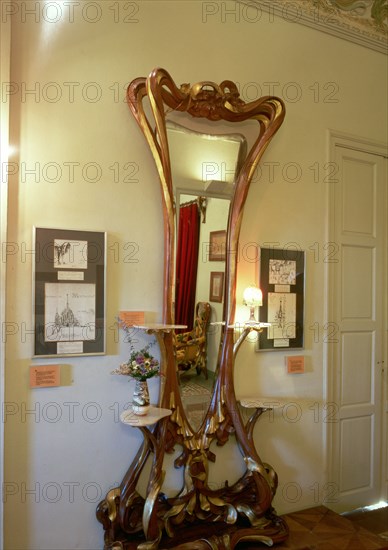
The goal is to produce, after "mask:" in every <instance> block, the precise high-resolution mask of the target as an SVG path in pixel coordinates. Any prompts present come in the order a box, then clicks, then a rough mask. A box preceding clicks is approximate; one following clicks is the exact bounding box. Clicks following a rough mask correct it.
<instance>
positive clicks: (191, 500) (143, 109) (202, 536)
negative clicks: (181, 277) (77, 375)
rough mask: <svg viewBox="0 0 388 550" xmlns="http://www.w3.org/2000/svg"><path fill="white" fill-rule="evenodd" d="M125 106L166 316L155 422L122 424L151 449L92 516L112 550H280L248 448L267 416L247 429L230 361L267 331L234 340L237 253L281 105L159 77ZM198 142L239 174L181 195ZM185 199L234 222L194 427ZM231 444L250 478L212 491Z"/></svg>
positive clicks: (267, 487) (266, 493)
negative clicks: (156, 225)
mask: <svg viewBox="0 0 388 550" xmlns="http://www.w3.org/2000/svg"><path fill="white" fill-rule="evenodd" d="M127 100H128V105H129V108H130V110H131V112H132V114H133V116H134V117H135V119H136V121H137V123H138V124H139V126H140V128H141V130H142V132H143V134H144V136H145V138H146V140H147V142H148V145H149V147H150V150H151V152H152V155H153V158H154V161H155V164H156V168H157V171H158V175H159V179H160V188H161V194H162V203H163V214H164V218H163V219H164V249H165V259H164V274H163V289H164V295H163V298H164V299H163V312H162V319H161V324H159V325H155V326H149V327H145V330H147V331H149V332H152V333H154V334H155V335H156V337H157V339H158V342H159V345H160V350H161V362H162V369H163V374H164V376H163V384H161V391H160V399H159V404H158V406H157V407H154V408H153V413H152V414H151V415H150V416H149V417H148V418H147V417H145V419H141V420H139V419H137V421H136V422H135V421H134V422H126V423H128V424H130V425H131V426H136V427H138V428H140V429H141V430H142V432H143V435H144V444H143V446H142V447H141V448H140V450H139V452H138V454H137V456H136V458H135V460H134V461H133V463H132V464H131V465H130V467H129V469H128V472H127V474H126V475H125V477H124V479H123V481H122V483H121V485H120V486H119V487H116V488H114V489H112V490H111V491H110V492H109V493H108V494H107V496H106V498H105V499H104V500H103V501H102V502H101V503H100V505H99V507H98V509H97V517H98V519H99V521H100V522H101V523H102V524H103V526H104V530H105V548H109V549H113V548H115V549H116V548H123V549H135V548H136V549H140V550H154V549H157V548H160V549H164V548H165V549H167V548H175V549H177V550H191V549H204V550H205V549H209V548H211V549H218V548H219V549H225V550H226V549H230V550H232V549H233V548H235V547H236V546H237V545H238V543H239V542H240V541H249V540H252V541H255V544H256V543H257V544H261V543H263V544H267V545H272V544H273V543H276V542H280V541H283V540H285V538H286V537H287V534H288V530H287V526H286V524H285V522H284V521H283V520H282V519H281V518H278V517H277V516H276V514H275V513H274V510H273V508H272V504H271V503H272V500H273V497H274V495H275V493H276V488H277V476H276V473H275V472H274V470H273V469H272V467H271V466H270V465H268V464H266V463H264V462H263V461H262V460H261V458H260V456H259V453H258V451H257V450H256V448H255V445H254V441H253V428H254V425H255V422H256V420H257V419H258V418H259V416H260V415H261V413H262V412H263V411H264V409H263V408H259V407H258V408H257V410H256V412H255V413H254V414H253V416H252V417H251V418H250V419H249V420H248V421H245V420H244V419H243V416H242V415H241V413H240V409H239V406H240V405H239V403H238V401H237V399H236V395H235V392H234V383H233V367H234V360H235V356H236V354H237V352H238V349H239V346H240V345H241V343H242V342H243V341H244V338H245V337H246V336H247V335H248V334H249V332H250V331H252V330H257V331H259V330H261V327H260V323H248V324H247V325H246V326H245V327H244V328H243V331H242V333H238V335H237V336H238V338H237V337H236V331H235V326H234V316H235V309H236V276H237V254H236V251H237V250H238V241H239V234H240V228H241V223H242V216H243V209H244V204H245V201H246V199H247V195H248V190H249V185H250V182H251V179H252V176H253V174H254V171H255V169H256V167H257V166H258V163H259V161H260V158H261V156H262V154H263V153H264V151H265V149H266V147H267V145H268V144H269V142H270V140H271V139H272V137H273V136H274V134H275V133H276V132H277V130H278V129H279V127H280V126H281V124H282V122H283V119H284V115H285V109H284V105H283V103H282V101H281V100H280V99H278V98H275V97H263V98H261V99H259V100H257V101H254V102H251V103H245V102H244V101H243V100H242V99H241V98H240V96H239V93H238V90H237V87H236V86H235V84H234V83H233V82H230V81H224V82H222V83H221V84H219V85H218V84H216V83H214V82H199V83H197V84H195V85H193V86H191V85H189V84H182V85H181V86H180V87H178V86H176V84H175V83H174V81H173V80H172V78H171V77H170V75H169V74H168V73H167V72H166V71H165V70H163V69H159V68H157V69H155V70H154V71H152V73H151V74H150V75H149V76H148V77H147V78H137V79H135V80H134V81H133V82H131V84H130V85H129V87H128V92H127ZM203 121H205V122H206V130H205V131H204V130H203V127H201V126H200V124H199V123H200V122H203ZM253 130H254V134H253ZM211 134H216V135H217V138H214V137H213V138H210V135H211ZM248 135H249V139H248V137H247V136H248ZM198 136H200V137H201V136H202V140H203V139H205V140H206V139H207V141H208V143H210V142H211V140H212V139H213V140H215V142H216V143H217V146H218V145H219V144H220V143H221V142H222V141H226V142H228V143H227V146H231V147H232V148H233V147H234V149H235V153H236V151H237V154H235V160H234V161H233V162H232V166H233V169H228V172H232V177H231V181H229V182H227V181H226V179H225V178H222V177H221V178H220V177H219V176H215V177H212V178H210V179H206V180H205V181H203V180H204V178H202V184H203V185H204V187H202V188H200V189H193V188H190V185H188V186H186V189H185V188H184V185H182V181H180V182H179V181H178V182H176V181H175V182H174V176H175V179H177V168H176V167H173V166H172V159H173V158H174V156H176V155H175V152H174V147H175V145H174V144H175V142H178V144H179V141H183V140H184V139H186V138H188V139H190V140H191V139H192V138H194V137H196V138H198ZM204 136H205V138H204ZM206 136H208V137H207V138H206ZM241 136H243V137H241ZM216 140H217V141H216ZM247 143H248V146H246V144H247ZM193 147H194V146H190V148H193ZM206 148H207V149H208V148H209V146H207V147H206ZM202 162H208V163H209V162H210V163H211V162H214V157H213V156H212V154H210V156H209V158H208V160H206V159H205V161H202ZM220 162H221V163H222V160H221V161H220ZM220 162H218V164H219V163H220ZM183 179H185V178H181V180H183ZM197 180H198V178H197ZM174 184H175V187H174ZM211 188H213V193H212V190H211ZM226 188H227V189H228V190H226ZM182 189H183V191H187V193H186V194H187V195H188V197H185V198H190V196H193V197H194V198H193V200H195V201H196V200H197V199H198V198H200V199H201V200H202V201H204V202H205V203H206V201H207V200H210V199H211V200H213V198H214V199H215V198H219V195H220V194H221V195H226V194H227V195H228V196H227V197H226V196H225V197H224V198H223V200H228V206H227V208H226V210H227V218H228V221H227V226H226V232H225V258H224V259H222V261H223V262H224V264H223V265H224V290H223V296H222V302H221V303H222V308H221V313H220V315H221V318H220V319H219V320H218V323H219V324H218V327H219V329H220V334H221V338H220V340H219V344H218V353H217V361H216V365H215V368H214V384H213V386H212V389H211V394H210V400H209V406H208V408H207V410H206V411H205V412H204V416H203V418H202V419H201V421H200V422H199V424H197V425H193V423H192V422H190V420H189V418H188V415H187V410H186V408H185V405H184V393H183V392H182V391H181V387H180V386H181V384H180V377H179V369H178V359H177V358H178V354H179V349H178V345H177V340H178V338H177V335H179V332H178V331H179V330H180V329H182V326H180V325H179V326H178V325H177V324H176V318H175V298H176V292H175V287H176V283H177V281H176V276H175V265H176V256H175V250H176V242H177V233H176V228H177V223H176V211H177V209H178V210H180V208H181V207H180V201H179V204H177V197H179V196H180V195H181V194H182ZM215 190H216V191H215ZM188 191H191V192H190V193H189V192H188ZM197 191H198V194H197ZM199 191H201V193H199ZM193 192H194V193H193ZM183 194H184V193H183ZM187 202H190V200H188V201H187ZM204 202H202V207H203V205H204ZM200 209H201V208H200ZM202 210H203V208H202ZM202 215H203V212H202ZM213 367H214V365H213ZM212 370H213V368H212ZM231 441H233V444H236V445H237V446H238V448H239V450H240V453H241V456H242V459H243V463H244V465H245V471H244V473H243V474H242V475H241V477H240V478H239V479H238V480H237V481H236V482H233V483H229V482H228V481H225V483H224V484H223V485H222V486H219V487H217V488H214V487H213V486H212V485H211V484H210V483H209V478H208V474H209V464H210V463H215V464H217V452H216V449H217V446H223V445H225V444H226V443H228V444H229V443H230V442H231ZM177 449H178V450H179V453H178V455H177V456H176V458H175V461H174V465H173V467H174V468H175V469H179V470H181V471H183V476H182V479H183V486H182V487H180V488H179V489H178V490H177V491H176V494H174V495H173V496H167V495H166V493H165V492H164V490H163V481H164V476H165V468H166V467H170V466H167V464H168V461H166V460H165V458H166V456H167V455H168V454H172V453H174V452H176V450H177ZM149 457H152V460H153V463H152V469H151V473H150V474H149V481H148V488H147V494H146V495H145V496H141V495H140V494H139V492H138V490H137V486H138V482H139V477H140V474H141V472H142V471H143V468H144V465H145V463H146V461H147V459H148V458H149ZM221 467H222V466H221Z"/></svg>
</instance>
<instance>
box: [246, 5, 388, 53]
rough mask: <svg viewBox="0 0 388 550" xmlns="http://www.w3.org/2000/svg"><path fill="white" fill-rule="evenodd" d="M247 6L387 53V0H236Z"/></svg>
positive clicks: (247, 16)
mask: <svg viewBox="0 0 388 550" xmlns="http://www.w3.org/2000/svg"><path fill="white" fill-rule="evenodd" d="M239 1H240V3H241V4H244V5H245V6H246V8H245V9H246V11H247V13H246V18H247V20H250V21H252V13H250V14H249V13H248V10H250V11H252V9H256V10H258V9H260V13H261V10H262V12H264V13H267V14H268V17H270V18H272V17H273V16H278V17H281V18H282V19H284V20H285V21H289V22H291V23H300V24H302V25H307V26H308V27H312V28H314V29H318V30H320V31H322V32H325V33H328V34H331V35H333V36H337V37H338V38H343V39H344V40H349V41H351V42H354V43H356V44H359V45H361V46H365V47H367V48H370V49H372V50H375V51H377V52H381V53H384V54H388V25H387V18H388V0H239Z"/></svg>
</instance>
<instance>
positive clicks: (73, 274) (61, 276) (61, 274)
mask: <svg viewBox="0 0 388 550" xmlns="http://www.w3.org/2000/svg"><path fill="white" fill-rule="evenodd" d="M84 276H85V274H84V272H83V271H58V281H83V280H84Z"/></svg>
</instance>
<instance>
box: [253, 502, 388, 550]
mask: <svg viewBox="0 0 388 550" xmlns="http://www.w3.org/2000/svg"><path fill="white" fill-rule="evenodd" d="M284 519H285V520H286V522H287V525H288V527H289V530H290V535H289V538H288V540H287V541H286V542H284V543H283V544H280V545H278V546H277V547H276V549H277V550H312V549H314V550H388V543H387V541H384V539H382V538H380V537H378V536H377V535H375V534H373V533H370V532H369V531H367V530H366V529H364V528H363V527H360V525H358V524H357V523H355V522H352V521H350V520H349V519H347V518H346V517H344V516H340V515H339V514H336V513H335V512H332V511H331V510H329V509H328V508H326V507H325V506H317V507H314V508H309V509H307V510H302V511H300V512H295V513H293V514H287V515H286V516H284ZM252 548H253V547H252Z"/></svg>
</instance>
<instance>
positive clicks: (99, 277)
mask: <svg viewBox="0 0 388 550" xmlns="http://www.w3.org/2000/svg"><path fill="white" fill-rule="evenodd" d="M34 250H35V262H34V277H33V297H34V303H33V314H34V356H35V357H42V356H49V357H52V356H69V355H72V356H77V355H96V354H104V353H105V307H106V304H105V266H106V233H102V232H96V231H76V230H69V229H48V228H41V227H36V228H34Z"/></svg>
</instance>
